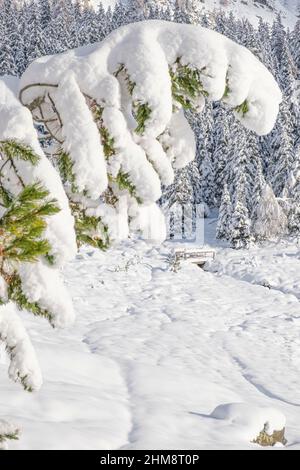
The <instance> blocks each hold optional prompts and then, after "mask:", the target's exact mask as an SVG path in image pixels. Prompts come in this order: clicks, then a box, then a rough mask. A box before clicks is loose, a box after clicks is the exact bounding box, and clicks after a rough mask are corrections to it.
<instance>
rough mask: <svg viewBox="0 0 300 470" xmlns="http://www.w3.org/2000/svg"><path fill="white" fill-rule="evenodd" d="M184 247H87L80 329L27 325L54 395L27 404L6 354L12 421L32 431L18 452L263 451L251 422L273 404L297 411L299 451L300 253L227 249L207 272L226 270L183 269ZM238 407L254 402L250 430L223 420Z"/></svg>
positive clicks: (76, 292) (1, 370)
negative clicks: (252, 437) (171, 258)
mask: <svg viewBox="0 0 300 470" xmlns="http://www.w3.org/2000/svg"><path fill="white" fill-rule="evenodd" d="M209 222H210V223H208V224H207V228H209V230H211V232H213V230H214V223H211V222H212V221H209ZM208 236H209V234H208V233H207V234H206V237H207V238H208ZM211 244H212V245H213V244H214V242H213V241H211ZM172 248H173V244H170V243H168V244H166V245H164V246H163V247H161V248H157V247H153V246H151V245H148V244H146V243H144V242H138V243H133V242H128V243H125V244H123V245H121V246H119V247H118V248H114V249H112V250H110V251H108V252H107V253H101V252H97V251H93V250H90V249H85V250H83V251H82V252H81V253H80V254H79V255H78V256H77V258H76V260H74V261H73V262H71V263H70V264H69V265H68V267H67V269H66V270H65V275H66V279H67V281H66V282H67V284H68V288H69V289H70V290H71V293H72V295H73V300H74V303H75V309H76V312H77V321H76V323H75V325H74V326H73V327H72V328H70V329H66V330H57V331H55V330H52V329H51V328H50V327H49V326H48V325H47V323H46V322H45V321H43V320H39V319H34V318H32V317H31V316H30V315H26V314H24V315H22V318H23V319H24V321H25V325H26V327H27V328H28V331H29V333H30V335H31V337H32V339H33V343H34V346H35V347H36V349H37V352H38V357H39V359H40V362H41V368H42V371H43V375H44V385H43V387H42V389H41V391H40V392H39V393H38V394H28V393H26V392H24V391H23V390H22V389H21V388H20V387H19V386H17V385H16V384H14V383H12V382H10V381H9V379H8V378H7V374H6V368H7V365H5V364H4V355H3V357H2V361H1V362H2V364H1V365H0V381H1V393H0V416H1V418H2V419H8V418H10V419H12V420H13V421H14V422H16V423H17V424H20V425H21V426H22V427H23V435H22V438H21V440H20V441H19V442H16V443H13V444H12V445H11V448H16V449H28V448H31V449H38V448H42V449H45V448H50V449H55V448H68V449H70V448H72V449H90V448H94V449H95V448H96V449H117V448H130V449H140V448H156V449H161V448H170V449H178V448H179V449H180V448H185V449H197V448H199V449H203V448H204V449H208V448H235V449H237V448H257V447H256V445H254V444H250V443H249V441H248V437H249V436H248V434H249V432H250V431H249V430H250V427H249V429H248V428H247V419H246V418H247V416H251V422H249V426H250V425H251V429H252V428H253V425H254V427H255V422H256V420H255V413H256V411H255V410H257V409H260V410H261V407H263V408H266V409H267V408H272V409H275V415H274V417H275V418H276V419H277V420H278V416H279V418H280V420H281V416H282V415H281V414H280V412H281V413H283V415H285V417H286V420H287V423H286V437H287V439H288V448H292V449H295V448H300V444H299V442H300V391H299V390H300V374H299V369H300V335H299V332H300V305H299V299H300V290H299V286H300V269H299V265H300V248H299V246H298V247H297V245H296V243H293V244H289V243H281V244H278V245H273V246H271V245H269V246H268V247H266V248H261V249H260V250H258V249H251V250H250V251H249V252H246V251H233V250H230V249H228V248H224V247H222V244H219V246H218V247H217V259H216V262H215V264H214V265H212V266H210V267H208V269H210V270H212V271H216V266H218V269H219V272H206V271H203V270H201V269H199V268H198V267H196V266H192V265H190V264H188V265H186V266H183V267H182V269H181V270H180V271H179V272H178V273H173V272H171V271H169V270H168V269H167V261H166V260H167V256H168V254H169V253H170V250H171V249H172ZM126 269H127V271H126ZM246 274H248V276H247V275H246ZM262 280H267V281H268V284H269V287H271V288H268V287H263V286H262V285H259V284H262ZM226 403H245V404H246V408H245V410H246V412H245V415H244V416H243V413H242V419H243V420H244V424H245V420H246V428H245V426H244V428H243V430H242V432H241V430H240V429H239V427H238V426H237V425H236V424H235V425H233V424H232V419H227V420H226V419H217V417H216V416H215V415H213V416H210V415H211V413H212V411H213V410H214V409H215V408H216V407H217V406H219V405H223V404H226ZM257 407H259V408H257ZM233 409H234V410H235V414H236V413H237V412H236V408H235V407H234V408H233ZM226 410H227V408H225V412H224V411H223V413H225V414H226V412H227V411H226ZM252 410H254V411H252ZM276 410H278V412H279V415H278V416H277V415H276ZM238 412H239V413H240V411H239V408H238ZM253 413H254V420H253ZM275 418H274V419H275ZM261 419H262V418H261V412H257V426H258V427H259V426H260V427H261ZM246 436H248V437H246Z"/></svg>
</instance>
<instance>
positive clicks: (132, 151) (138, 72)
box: [19, 21, 281, 249]
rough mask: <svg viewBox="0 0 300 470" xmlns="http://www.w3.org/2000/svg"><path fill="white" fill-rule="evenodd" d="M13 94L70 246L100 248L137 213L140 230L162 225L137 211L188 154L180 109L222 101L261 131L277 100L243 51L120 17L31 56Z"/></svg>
mask: <svg viewBox="0 0 300 470" xmlns="http://www.w3.org/2000/svg"><path fill="white" fill-rule="evenodd" d="M49 77H51V79H49ZM19 96H20V100H21V102H22V103H23V104H24V105H26V106H27V107H28V108H29V109H30V110H31V112H32V114H33V117H34V120H35V122H36V123H37V125H43V127H44V129H45V134H44V135H43V138H44V139H45V140H46V141H50V142H51V145H49V146H48V147H47V148H46V149H45V152H46V154H47V155H48V157H49V159H51V161H53V162H54V164H55V166H56V167H57V168H58V170H59V172H60V175H61V179H62V181H63V183H64V187H65V191H66V193H67V195H68V197H69V200H70V207H71V210H72V213H73V215H74V217H75V219H76V232H77V243H78V245H80V244H82V243H89V244H91V245H93V246H96V247H97V246H98V247H100V248H101V249H105V248H106V247H108V246H109V244H110V243H111V242H112V241H113V240H118V239H121V238H126V237H127V236H128V233H129V232H130V231H137V230H138V223H137V220H142V221H143V228H142V231H143V233H147V232H149V231H151V230H150V228H151V225H154V224H155V223H156V224H158V223H160V224H163V223H164V220H163V217H161V218H160V220H159V218H155V222H154V221H153V220H151V217H148V220H147V224H145V217H142V218H141V217H140V213H141V212H143V214H145V210H144V208H145V207H149V206H153V205H154V204H155V202H156V201H157V200H158V199H159V198H160V196H161V186H162V185H164V186H168V185H170V184H171V183H172V182H173V179H174V169H178V168H182V167H184V166H185V165H187V164H188V163H189V162H190V161H191V160H192V159H193V158H194V155H195V141H194V135H193V132H192V130H191V128H190V126H189V124H188V121H187V119H186V117H185V115H184V111H185V110H193V111H198V112H200V111H201V110H202V108H203V106H204V104H205V100H206V99H208V100H222V101H223V102H224V103H225V104H226V105H227V106H228V107H229V108H231V109H233V110H234V113H235V115H236V117H237V119H239V120H240V121H241V122H242V123H243V124H244V125H245V126H246V127H247V128H249V129H251V130H254V131H255V132H257V133H258V134H260V135H263V134H265V133H268V132H269V131H270V130H271V129H272V127H273V125H274V122H275V119H276V116H277V113H278V106H279V103H280V101H281V93H280V91H279V88H278V86H277V84H276V82H275V81H274V79H273V77H272V75H271V74H270V73H269V72H268V71H267V69H266V68H265V67H264V66H263V65H262V64H261V63H260V62H259V61H258V60H257V59H256V58H255V57H254V56H253V55H252V54H251V53H250V52H249V51H248V50H247V49H245V48H244V47H242V46H238V45H237V44H235V43H233V42H232V41H231V40H229V39H227V38H225V37H223V36H221V35H220V34H218V33H216V32H213V31H210V30H206V29H205V28H202V27H200V26H193V25H185V24H174V23H168V22H163V21H145V22H139V23H136V24H130V25H127V26H125V27H122V28H120V29H118V30H115V31H113V32H112V33H111V34H110V35H109V36H108V37H107V38H106V39H105V40H104V41H102V42H101V43H98V44H93V45H92V46H87V47H83V48H81V49H78V50H75V51H69V52H66V53H63V54H60V55H56V56H52V57H51V56H49V57H43V58H41V59H38V60H36V61H35V62H33V63H32V64H31V65H30V66H29V68H28V69H27V71H26V72H25V73H24V75H23V77H22V79H21V85H20V95H19ZM147 225H148V226H149V227H147ZM164 236H165V229H162V230H158V231H157V237H161V238H163V237H164Z"/></svg>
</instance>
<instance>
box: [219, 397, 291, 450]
mask: <svg viewBox="0 0 300 470" xmlns="http://www.w3.org/2000/svg"><path fill="white" fill-rule="evenodd" d="M211 417H212V418H215V419H220V420H225V421H227V422H228V424H230V426H232V430H231V431H230V432H232V438H233V440H234V439H235V434H236V438H237V439H241V438H242V439H244V440H247V441H248V442H251V441H253V440H254V439H256V438H257V437H258V435H259V433H260V432H261V431H263V430H265V431H266V432H267V433H268V434H269V435H271V434H273V432H274V431H281V430H282V429H283V428H284V427H285V424H286V418H285V416H284V415H283V413H281V411H278V410H277V409H275V408H271V407H262V406H253V405H248V404H246V403H228V404H224V405H219V406H217V407H216V408H215V409H214V411H213V412H212V413H211Z"/></svg>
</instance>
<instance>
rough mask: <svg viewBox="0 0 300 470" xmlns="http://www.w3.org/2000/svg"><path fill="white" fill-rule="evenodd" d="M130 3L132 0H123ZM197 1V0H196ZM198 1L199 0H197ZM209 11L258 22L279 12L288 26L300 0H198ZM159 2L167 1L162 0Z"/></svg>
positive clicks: (110, 1)
mask: <svg viewBox="0 0 300 470" xmlns="http://www.w3.org/2000/svg"><path fill="white" fill-rule="evenodd" d="M123 1H125V2H126V3H130V1H131V0H123ZM194 1H195V0H194ZM196 1H197V0H196ZM198 1H199V3H200V4H201V5H203V8H204V9H206V10H207V11H212V10H214V9H219V8H222V9H224V10H225V11H227V12H229V11H232V12H233V13H234V15H235V16H237V17H239V18H241V17H245V18H248V19H249V20H250V21H251V22H252V23H254V24H256V23H257V21H258V18H259V17H261V18H263V19H264V20H265V21H268V22H272V21H273V20H274V18H275V17H276V15H277V13H281V14H282V17H283V21H284V23H285V24H286V25H288V26H293V25H294V24H295V22H296V20H297V14H298V12H297V9H298V8H299V7H300V1H299V0H201V2H200V0H198ZM116 3H117V1H116V0H102V4H103V5H104V6H105V7H106V8H108V6H111V7H113V6H114V5H115V4H116ZM158 3H161V4H163V3H165V1H164V0H160V2H158ZM91 4H93V5H94V6H97V5H98V4H99V0H91Z"/></svg>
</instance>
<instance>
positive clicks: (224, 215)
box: [216, 183, 232, 240]
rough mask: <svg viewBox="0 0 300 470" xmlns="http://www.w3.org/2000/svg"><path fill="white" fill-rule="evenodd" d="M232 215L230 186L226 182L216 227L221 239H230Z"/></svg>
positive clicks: (217, 235) (217, 234)
mask: <svg viewBox="0 0 300 470" xmlns="http://www.w3.org/2000/svg"><path fill="white" fill-rule="evenodd" d="M231 215H232V206H231V199H230V194H229V191H228V186H227V184H226V183H225V185H224V189H223V194H222V199H221V205H220V209H219V216H218V222H217V228H216V237H217V238H220V239H225V240H228V239H229V236H230V232H229V230H230V221H231Z"/></svg>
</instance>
